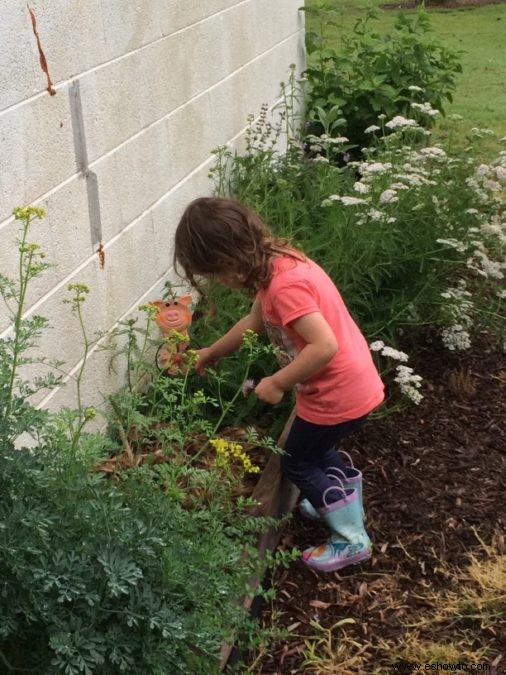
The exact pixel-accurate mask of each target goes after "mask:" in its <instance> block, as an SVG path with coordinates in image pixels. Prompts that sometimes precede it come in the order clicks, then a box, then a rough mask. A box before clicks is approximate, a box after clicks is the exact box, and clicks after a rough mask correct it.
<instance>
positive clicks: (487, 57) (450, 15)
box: [306, 0, 506, 138]
mask: <svg viewBox="0 0 506 675" xmlns="http://www.w3.org/2000/svg"><path fill="white" fill-rule="evenodd" d="M382 2H384V0H381V1H380V0H374V2H373V4H374V5H376V6H378V7H379V6H380V4H382ZM316 4H317V3H316V0H306V6H308V7H311V6H314V5H316ZM367 6H368V3H366V2H364V0H355V1H353V0H347V1H346V2H336V3H335V8H336V9H338V10H339V12H340V18H339V21H338V23H339V26H338V27H337V28H333V29H331V28H327V29H326V31H327V34H328V35H329V36H330V35H331V43H332V45H333V46H334V47H336V46H337V45H339V41H340V36H341V35H342V34H343V32H344V31H350V30H351V29H352V28H353V25H354V24H355V22H356V20H357V19H358V18H359V17H360V16H362V15H363V13H364V10H365V8H366V7H367ZM403 11H405V12H406V13H408V14H413V11H412V10H403ZM396 15H397V11H395V10H381V9H380V16H379V20H378V21H376V22H375V23H374V25H375V28H376V30H378V31H379V32H387V31H389V30H390V29H391V27H392V26H393V23H394V21H395V17H396ZM429 17H430V20H431V24H432V27H433V35H434V37H435V38H436V39H437V40H438V41H440V42H442V43H443V44H445V45H446V46H449V47H452V48H454V49H457V50H460V51H462V52H463V53H462V56H461V61H462V67H463V72H462V73H461V74H460V75H458V80H457V89H456V91H455V93H454V100H453V103H449V102H448V104H447V105H446V108H445V112H446V114H447V115H450V114H458V115H461V116H462V117H463V118H464V120H463V122H461V123H460V125H459V128H460V129H462V130H467V129H470V128H471V127H486V128H490V129H493V130H494V131H495V132H496V134H497V136H498V137H499V138H500V137H502V136H506V115H505V114H504V111H505V110H506V49H504V46H503V45H504V33H505V31H506V4H500V5H488V6H484V7H472V8H465V9H456V10H444V9H443V10H440V9H437V10H436V9H433V8H431V9H430V10H429ZM306 24H307V27H308V29H313V30H316V22H315V19H314V18H313V17H311V16H310V15H307V16H306ZM331 30H332V33H331V32H330V31H331ZM439 126H440V131H441V132H443V133H444V132H445V131H446V129H447V128H448V123H447V122H446V121H445V120H444V118H443V119H442V121H441V123H440V125H439Z"/></svg>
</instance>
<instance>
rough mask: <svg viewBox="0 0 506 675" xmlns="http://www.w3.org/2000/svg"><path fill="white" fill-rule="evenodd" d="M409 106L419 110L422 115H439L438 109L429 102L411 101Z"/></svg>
mask: <svg viewBox="0 0 506 675" xmlns="http://www.w3.org/2000/svg"><path fill="white" fill-rule="evenodd" d="M411 107H412V108H413V109H414V110H419V111H420V112H421V113H423V114H424V115H429V117H435V116H436V115H439V110H436V109H435V108H433V107H432V106H431V104H430V103H429V102H425V103H412V104H411Z"/></svg>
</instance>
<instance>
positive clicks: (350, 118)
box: [302, 1, 462, 148]
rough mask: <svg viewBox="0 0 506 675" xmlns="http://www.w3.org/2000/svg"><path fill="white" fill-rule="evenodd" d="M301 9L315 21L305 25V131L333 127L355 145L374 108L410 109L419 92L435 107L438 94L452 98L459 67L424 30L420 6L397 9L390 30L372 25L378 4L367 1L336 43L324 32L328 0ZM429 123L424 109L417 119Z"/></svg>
mask: <svg viewBox="0 0 506 675" xmlns="http://www.w3.org/2000/svg"><path fill="white" fill-rule="evenodd" d="M302 9H304V10H305V11H306V13H309V14H311V15H312V16H313V17H314V23H315V24H316V25H317V26H318V27H317V28H316V30H313V31H308V32H307V33H306V47H307V52H308V55H309V65H308V68H307V69H306V71H305V73H304V75H305V77H306V79H307V102H306V108H307V119H308V125H309V132H310V133H312V134H315V135H321V134H322V133H325V134H330V135H333V136H335V135H337V133H336V132H337V131H338V133H339V135H343V136H346V137H347V138H348V139H349V141H350V142H351V143H352V144H354V145H356V146H358V147H359V148H361V147H362V145H363V144H364V143H365V142H366V135H365V130H366V129H367V128H368V127H370V126H371V125H373V124H375V123H376V121H377V119H378V116H379V115H381V114H384V115H386V116H387V117H389V118H392V117H394V116H395V115H409V113H410V112H411V106H412V104H413V103H415V104H416V103H417V102H418V101H419V99H420V97H423V101H425V102H428V103H430V105H431V106H432V108H434V109H437V110H439V111H441V112H442V111H443V103H444V99H447V100H449V101H451V100H452V93H451V92H452V91H453V90H454V88H455V77H456V74H457V73H459V72H461V70H462V69H461V65H460V62H459V56H458V54H457V53H456V52H454V51H453V50H451V49H448V48H447V47H445V46H444V45H443V44H439V43H438V42H437V41H436V40H434V39H433V38H432V37H431V35H430V33H431V25H430V21H429V17H428V13H427V12H426V11H425V10H424V9H423V8H419V10H418V12H417V15H416V17H415V18H414V19H411V18H410V17H409V16H407V15H406V14H399V15H398V17H397V20H396V22H395V25H394V28H393V30H392V31H391V32H390V33H388V34H385V35H381V34H380V33H378V32H376V31H375V30H374V29H373V28H372V27H371V22H372V21H374V20H375V19H376V18H377V11H376V10H374V9H372V8H369V9H368V11H367V13H366V15H365V16H364V17H363V18H360V19H359V20H358V21H357V22H356V24H355V26H354V29H353V32H352V34H351V35H349V34H343V35H342V36H341V46H340V48H338V49H335V48H333V47H332V46H331V44H330V40H329V37H328V31H329V28H330V29H333V28H335V27H336V26H338V23H337V10H336V9H335V7H334V4H333V3H329V2H326V1H323V2H317V3H313V4H311V5H309V6H307V7H305V8H302ZM333 111H335V112H333ZM329 115H330V116H331V118H332V119H334V120H335V121H333V122H332V124H329V123H328V121H327V120H328V117H329ZM432 124H433V118H432V116H431V115H430V114H426V115H425V116H424V125H425V126H426V127H430V126H432Z"/></svg>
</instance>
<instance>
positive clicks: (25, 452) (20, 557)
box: [0, 207, 293, 675]
mask: <svg viewBox="0 0 506 675" xmlns="http://www.w3.org/2000/svg"><path fill="white" fill-rule="evenodd" d="M15 215H16V217H17V218H18V220H20V221H21V225H22V235H21V239H20V241H19V254H20V264H19V279H18V280H17V282H16V281H13V280H10V279H8V278H7V277H5V276H2V277H0V289H1V292H2V296H3V298H4V300H5V302H6V303H7V305H8V307H9V309H10V311H11V316H12V320H13V328H12V332H11V333H10V334H8V336H7V338H4V339H3V341H1V342H0V350H1V352H0V355H1V357H2V359H1V367H0V392H1V398H0V403H1V408H0V412H1V417H0V434H1V436H0V523H1V524H0V578H1V579H2V582H1V584H0V664H1V666H0V668H1V670H2V672H6V673H10V672H13V673H14V672H20V671H22V672H30V671H31V672H39V673H47V674H48V675H49V674H57V673H65V675H80V674H82V673H84V674H86V675H88V674H91V673H100V674H101V675H108V674H111V675H112V674H113V673H122V672H139V673H153V674H159V675H164V674H165V673H168V672H170V673H188V674H193V673H195V672H199V673H204V674H205V673H209V674H211V673H215V672H216V671H217V666H218V663H219V653H220V646H221V644H222V643H223V642H224V641H227V640H233V639H234V638H235V636H236V635H238V634H243V635H246V636H248V640H249V644H254V643H255V640H256V639H257V637H258V635H259V629H258V627H257V626H256V625H255V624H254V623H252V622H250V621H249V619H248V616H247V614H246V613H245V611H244V609H243V608H242V606H241V604H240V603H239V598H240V597H241V596H243V595H244V594H252V595H262V594H264V591H263V589H262V588H260V587H255V588H253V587H252V585H251V580H252V579H254V578H256V577H258V576H259V575H260V573H261V572H262V571H263V570H264V568H265V565H266V564H268V565H269V564H278V563H279V564H286V562H287V560H288V559H292V558H293V555H292V554H286V553H285V554H283V555H280V556H276V555H273V556H267V557H266V558H265V559H261V558H260V556H259V554H258V552H257V550H256V546H255V544H256V541H257V539H258V535H259V533H260V532H261V531H263V530H264V529H265V528H266V527H269V526H272V525H273V524H274V522H273V521H271V520H270V519H262V518H256V517H252V516H251V515H250V514H249V507H250V506H251V500H248V499H245V498H233V496H232V493H233V490H234V488H235V487H236V486H237V483H238V480H239V478H240V476H238V475H237V473H236V472H233V471H231V470H229V465H230V464H231V460H233V458H231V457H230V458H228V457H226V458H223V457H222V461H221V462H215V463H214V464H213V462H210V463H208V465H207V466H205V467H203V466H195V465H193V464H192V462H191V458H189V457H188V455H187V454H185V455H183V454H179V455H178V453H177V449H178V443H179V445H180V446H181V447H183V446H184V440H185V435H186V437H187V436H188V435H189V434H191V432H192V431H193V430H195V429H199V430H207V431H208V432H209V433H211V434H212V433H214V431H213V430H215V431H216V430H217V429H218V426H219V425H220V423H221V422H219V420H215V421H214V423H211V422H207V421H206V420H205V419H204V418H201V415H200V414H201V410H202V406H203V405H204V404H213V401H212V400H211V399H210V398H207V397H206V396H205V395H204V394H203V392H201V391H199V390H193V392H192V393H189V391H188V387H187V385H188V381H189V379H190V378H189V374H188V376H184V377H182V378H167V377H165V376H162V375H161V374H160V373H159V371H158V370H157V369H156V368H155V367H154V366H149V365H146V364H145V363H144V362H142V364H140V363H139V362H138V361H137V362H135V363H133V362H134V361H135V356H134V355H135V354H137V355H145V353H146V351H147V347H146V346H147V344H148V342H149V339H148V337H147V336H148V332H149V320H148V329H147V330H142V331H140V333H142V336H140V333H138V332H137V331H136V329H137V327H136V326H135V324H134V323H129V324H128V326H127V328H126V331H127V333H126V337H127V340H126V351H127V353H128V354H129V355H130V360H131V361H132V363H131V365H130V375H131V377H130V380H129V386H128V388H127V390H126V392H125V393H124V394H123V397H121V396H118V397H117V398H115V397H113V399H112V402H113V412H114V415H113V416H112V419H113V420H114V424H115V429H116V431H117V433H119V438H120V441H121V442H122V443H123V442H124V443H125V444H126V445H127V446H128V444H129V442H130V441H129V439H128V437H127V432H129V431H130V430H131V429H134V428H135V429H136V433H138V434H139V436H140V432H142V431H144V432H145V436H147V435H148V434H149V433H151V432H152V431H153V425H154V424H156V423H158V424H159V423H160V419H161V415H159V414H158V413H159V411H161V410H162V409H163V410H164V415H165V418H164V419H165V420H166V422H165V424H164V425H163V427H164V429H165V434H166V438H165V441H166V445H165V448H166V449H167V450H168V449H169V448H171V449H172V455H171V459H174V461H173V462H171V463H170V464H165V465H164V467H161V466H156V465H154V463H153V462H152V461H148V462H145V463H144V464H142V465H140V466H137V465H136V463H135V462H134V463H132V464H131V465H130V467H131V468H129V469H128V470H124V471H122V473H121V477H120V478H121V479H120V480H109V479H107V478H106V477H105V475H104V473H103V472H101V471H97V461H98V459H99V458H101V457H102V458H103V457H104V456H106V455H110V454H111V453H112V452H114V451H115V450H116V449H117V445H118V443H117V440H116V438H115V437H114V436H112V437H110V436H107V435H104V434H100V433H96V434H90V433H86V431H85V425H86V423H87V422H88V421H89V419H91V417H92V416H93V415H94V413H95V410H94V409H92V408H90V407H87V406H86V405H85V402H84V401H83V400H82V398H81V391H80V382H81V378H82V374H83V369H82V368H80V369H78V373H77V376H76V388H77V399H78V408H77V410H69V409H65V410H62V411H60V412H59V413H57V414H55V415H50V414H48V413H43V412H42V411H38V410H37V409H36V408H34V407H33V406H32V405H31V403H30V402H29V401H28V399H27V397H28V396H30V395H31V394H33V393H35V392H37V391H39V390H40V388H41V387H44V386H48V385H55V384H57V383H58V382H59V380H58V378H57V377H56V376H54V375H50V376H48V377H47V378H44V379H40V380H37V381H36V382H35V383H33V384H32V383H30V382H29V381H26V380H24V379H23V377H22V376H21V374H20V373H21V369H22V368H24V367H25V366H30V365H32V364H34V363H36V364H43V365H44V366H45V367H50V366H51V363H50V362H49V361H47V360H45V359H44V358H43V357H42V358H37V359H32V357H31V356H30V353H31V352H29V351H28V350H34V349H35V348H36V338H37V337H38V336H39V334H40V331H41V330H42V329H43V328H44V327H46V326H47V322H46V320H45V319H42V318H41V317H37V319H27V318H26V309H25V304H26V297H27V288H28V285H29V282H30V280H31V279H33V278H34V277H35V276H37V274H39V273H41V272H42V271H44V269H46V267H47V263H45V262H44V261H43V254H42V252H41V251H40V249H39V247H38V246H37V245H36V244H30V243H28V232H29V227H30V225H31V223H32V220H33V219H34V218H37V219H38V218H42V217H43V212H42V211H41V210H39V209H34V208H33V207H27V208H25V209H18V210H16V212H15ZM87 290H88V289H86V288H85V287H84V286H82V285H79V284H76V285H73V286H72V287H70V291H71V292H72V295H71V297H70V298H69V302H70V304H71V306H72V310H73V313H74V315H75V316H76V317H77V319H78V321H79V324H80V326H81V330H82V333H83V342H84V344H83V364H85V363H86V361H87V355H88V352H89V348H90V345H91V344H92V342H91V339H90V338H88V336H87V333H86V329H85V326H84V322H83V320H82V313H81V307H82V303H83V301H84V299H85V297H86V294H87ZM122 337H123V338H124V337H125V335H122ZM137 339H139V342H138V343H137ZM246 349H247V351H248V352H250V353H251V356H252V357H254V355H255V353H256V351H255V350H256V349H257V346H256V345H255V344H254V343H253V342H251V341H250V343H249V344H248V345H246ZM188 357H189V359H191V354H189V355H188ZM61 365H62V364H59V363H57V364H55V367H56V368H57V369H58V372H64V371H63V370H62V368H61ZM83 368H84V366H83ZM150 373H151V374H152V375H153V377H154V378H155V380H154V381H155V383H159V384H160V386H158V387H157V388H156V391H155V389H153V388H151V389H150V388H149V387H148V388H147V389H146V388H145V384H146V380H145V378H146V376H149V374H150ZM153 373H154V374H153ZM188 373H189V371H188ZM169 383H170V384H169ZM146 392H147V393H146ZM178 396H182V398H179V399H178ZM137 404H138V408H136V407H135V406H136V405H137ZM150 406H151V407H150ZM229 409H231V406H230V407H229ZM146 411H148V412H149V414H150V416H149V417H147V418H145V415H144V413H145V412H146ZM143 420H144V428H143V427H142V421H143ZM178 425H180V426H179V428H178V429H177V432H175V431H174V429H176V428H177V427H178ZM168 430H170V431H168ZM23 432H29V433H32V435H33V436H34V437H35V438H36V441H37V443H36V445H35V446H34V447H33V448H31V449H27V448H20V449H15V448H14V441H15V440H16V438H17V436H18V435H19V434H20V433H23ZM139 440H140V438H139ZM175 441H177V442H175ZM234 448H235V446H234ZM130 450H131V448H130ZM134 450H137V448H134ZM224 459H225V460H226V461H223V460H224ZM240 459H241V460H242V466H243V470H251V469H252V468H253V465H252V464H251V462H249V460H248V458H247V457H246V455H245V454H244V453H242V455H241V458H240ZM183 460H184V461H183ZM246 460H248V461H246ZM204 490H205V491H206V499H201V498H200V497H201V496H202V494H203V491H204Z"/></svg>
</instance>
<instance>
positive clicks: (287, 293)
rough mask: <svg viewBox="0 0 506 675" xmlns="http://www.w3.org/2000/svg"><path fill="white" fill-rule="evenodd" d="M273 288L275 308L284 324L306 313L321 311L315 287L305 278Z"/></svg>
mask: <svg viewBox="0 0 506 675" xmlns="http://www.w3.org/2000/svg"><path fill="white" fill-rule="evenodd" d="M273 290H274V294H273V298H272V300H273V308H274V311H275V312H276V314H277V315H278V317H279V323H280V324H281V325H282V326H286V325H287V324H289V323H290V322H291V321H295V320H296V319H300V317H301V316H305V315H306V314H311V313H312V312H319V311H320V307H319V305H318V297H317V294H316V292H315V289H314V287H313V286H312V285H311V284H310V283H308V282H306V281H304V280H296V281H293V282H292V283H289V284H283V285H280V286H279V287H277V288H275V289H273Z"/></svg>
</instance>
